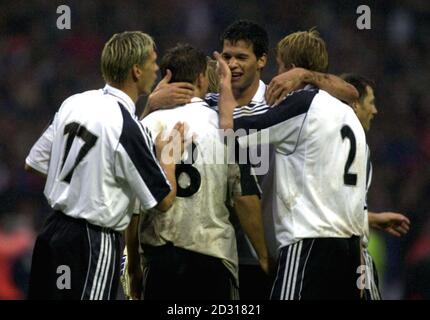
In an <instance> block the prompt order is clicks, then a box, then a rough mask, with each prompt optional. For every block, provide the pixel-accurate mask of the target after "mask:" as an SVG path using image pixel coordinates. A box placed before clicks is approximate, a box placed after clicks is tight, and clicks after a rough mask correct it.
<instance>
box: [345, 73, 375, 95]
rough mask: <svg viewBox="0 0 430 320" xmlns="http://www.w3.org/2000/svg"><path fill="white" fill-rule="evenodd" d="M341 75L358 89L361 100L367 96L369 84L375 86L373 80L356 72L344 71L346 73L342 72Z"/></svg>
mask: <svg viewBox="0 0 430 320" xmlns="http://www.w3.org/2000/svg"><path fill="white" fill-rule="evenodd" d="M340 77H341V78H342V79H343V80H345V81H346V82H348V83H349V84H351V85H353V86H354V87H355V88H356V89H357V91H358V99H359V100H362V99H363V98H364V97H365V96H366V93H367V91H366V87H367V86H369V87H371V88H373V87H374V86H375V83H374V82H373V81H372V80H369V79H367V78H365V77H363V76H360V75H358V74H355V73H344V74H341V75H340Z"/></svg>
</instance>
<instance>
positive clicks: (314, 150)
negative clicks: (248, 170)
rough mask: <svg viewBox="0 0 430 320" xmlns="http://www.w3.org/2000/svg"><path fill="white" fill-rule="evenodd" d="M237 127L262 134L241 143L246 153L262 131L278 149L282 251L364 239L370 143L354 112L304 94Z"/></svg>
mask: <svg viewBox="0 0 430 320" xmlns="http://www.w3.org/2000/svg"><path fill="white" fill-rule="evenodd" d="M234 123H235V129H238V128H242V129H246V130H250V129H257V130H259V131H258V132H257V133H251V132H250V131H249V133H251V135H248V136H244V137H241V138H240V139H239V143H240V144H241V146H242V147H246V146H247V145H248V146H249V145H250V143H252V141H258V139H252V137H251V136H252V135H253V134H257V135H259V134H261V131H262V130H268V134H269V139H270V143H272V144H273V145H275V147H276V148H275V158H274V167H273V168H271V169H272V170H274V171H273V173H272V174H273V180H272V194H271V196H272V214H273V219H274V223H275V230H276V239H277V243H278V248H279V247H283V246H286V245H290V244H292V243H294V242H296V241H298V240H300V239H303V238H325V237H334V238H348V237H351V236H352V235H358V236H361V235H363V233H364V223H363V222H364V219H365V217H364V210H363V208H364V205H365V193H366V139H365V134H364V131H363V128H362V126H361V124H360V122H359V120H358V118H357V116H356V115H355V113H354V112H353V110H352V109H351V108H350V107H349V106H347V105H346V104H344V103H342V102H341V101H339V100H337V99H336V98H334V97H332V96H331V95H329V94H328V93H327V92H325V91H322V90H316V89H305V90H299V91H296V92H294V93H292V94H290V95H289V96H288V97H287V98H286V99H285V100H284V101H283V102H282V103H281V104H280V105H278V106H276V107H274V108H271V109H269V110H268V111H267V112H265V113H263V114H260V115H256V116H252V115H251V116H247V117H242V118H239V119H236V120H235V122H234ZM266 133H267V132H266ZM250 138H251V139H250Z"/></svg>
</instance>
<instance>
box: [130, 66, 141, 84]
mask: <svg viewBox="0 0 430 320" xmlns="http://www.w3.org/2000/svg"><path fill="white" fill-rule="evenodd" d="M141 76H142V68H141V67H140V66H139V65H138V64H133V66H132V67H131V77H132V78H133V81H138V80H139V79H140V77H141Z"/></svg>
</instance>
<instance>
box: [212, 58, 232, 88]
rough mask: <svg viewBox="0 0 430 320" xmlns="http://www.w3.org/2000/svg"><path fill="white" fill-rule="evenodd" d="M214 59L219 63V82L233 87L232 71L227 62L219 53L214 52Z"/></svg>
mask: <svg viewBox="0 0 430 320" xmlns="http://www.w3.org/2000/svg"><path fill="white" fill-rule="evenodd" d="M214 58H215V59H216V61H217V72H218V76H219V82H220V86H221V85H228V86H231V70H230V68H229V67H228V65H227V62H225V60H224V59H223V58H222V56H221V54H220V53H219V52H218V51H215V52H214Z"/></svg>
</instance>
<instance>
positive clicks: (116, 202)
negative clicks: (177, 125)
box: [26, 85, 170, 231]
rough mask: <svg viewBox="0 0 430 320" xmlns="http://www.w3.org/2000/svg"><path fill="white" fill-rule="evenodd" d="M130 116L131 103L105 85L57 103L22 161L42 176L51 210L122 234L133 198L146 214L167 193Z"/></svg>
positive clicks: (149, 146)
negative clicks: (57, 105)
mask: <svg viewBox="0 0 430 320" xmlns="http://www.w3.org/2000/svg"><path fill="white" fill-rule="evenodd" d="M134 113H135V105H134V103H133V101H132V100H131V98H130V97H129V96H128V95H127V94H125V93H124V92H122V91H121V90H119V89H116V88H113V87H111V86H109V85H106V87H105V88H104V89H100V90H91V91H86V92H83V93H80V94H76V95H73V96H71V97H70V98H68V99H66V100H65V101H64V102H63V104H62V105H61V107H60V109H59V110H58V112H57V113H56V115H55V118H54V120H53V122H52V123H51V125H50V126H49V127H48V129H47V130H46V131H45V132H44V134H43V135H42V136H41V137H40V138H39V140H38V141H37V142H36V144H35V145H34V146H33V147H32V149H31V151H30V154H29V155H28V157H27V159H26V163H27V164H28V165H29V166H31V167H33V168H34V169H36V170H38V171H40V172H42V173H44V174H47V181H46V186H45V196H46V198H47V200H48V202H49V204H50V205H51V207H52V208H53V209H55V210H59V211H62V212H63V213H65V214H66V215H68V216H70V217H74V218H81V219H85V220H87V221H88V222H89V223H91V224H94V225H97V226H101V227H105V228H110V229H114V230H116V231H122V230H124V229H125V228H126V227H127V226H128V224H129V222H130V218H131V214H132V212H133V210H132V209H133V205H134V203H135V198H136V196H137V197H138V198H139V199H140V201H141V203H142V204H143V206H144V207H145V208H147V209H149V208H152V207H154V206H156V205H157V203H158V202H159V201H161V200H162V199H163V198H164V197H165V196H166V195H167V194H168V193H169V192H170V185H169V183H168V181H167V179H166V177H165V175H164V172H163V170H162V169H161V167H160V165H159V163H158V161H157V160H156V158H155V155H154V146H153V142H152V140H151V138H150V136H149V133H148V131H147V129H145V128H143V127H142V125H141V124H140V123H139V121H138V120H137V117H136V116H135V114H134Z"/></svg>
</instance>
